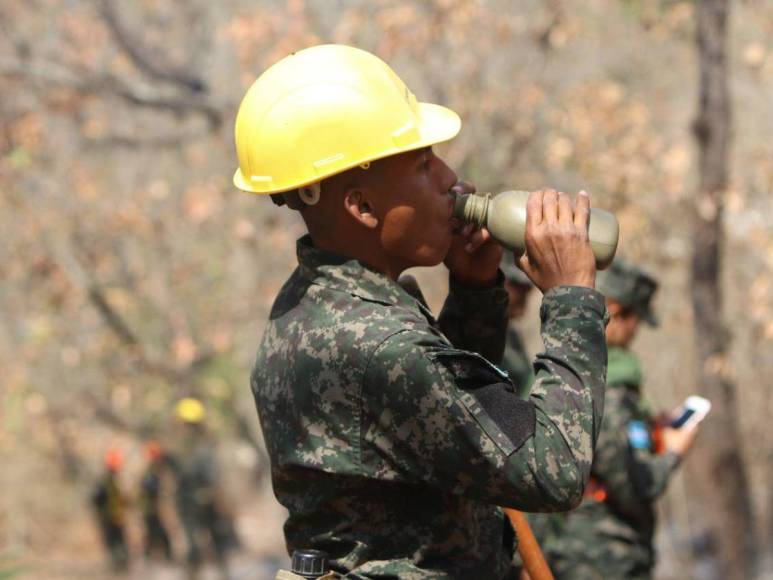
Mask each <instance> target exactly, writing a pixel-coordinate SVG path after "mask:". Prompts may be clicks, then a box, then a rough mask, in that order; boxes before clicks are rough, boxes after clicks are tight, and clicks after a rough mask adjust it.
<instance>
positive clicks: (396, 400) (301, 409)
mask: <svg viewBox="0 0 773 580" xmlns="http://www.w3.org/2000/svg"><path fill="white" fill-rule="evenodd" d="M298 259H299V264H300V265H299V267H298V268H297V269H296V271H295V272H294V273H293V274H292V276H291V277H290V279H289V280H288V281H287V282H286V283H285V285H284V287H283V288H282V290H281V291H280V293H279V296H278V297H277V299H276V302H275V304H274V306H273V309H272V311H271V315H270V318H269V322H268V325H267V328H266V330H265V333H264V337H263V341H262V344H261V346H260V349H259V352H258V356H257V360H256V364H255V368H254V370H253V373H252V380H251V382H252V389H253V393H254V395H255V401H256V404H257V408H258V412H259V415H260V422H261V427H262V429H263V434H264V438H265V441H266V445H267V448H268V451H269V455H270V457H271V469H272V479H273V486H274V493H275V494H276V497H277V498H278V500H279V501H280V502H281V503H282V504H283V505H284V506H285V507H286V508H287V509H288V510H289V517H288V519H287V521H286V523H285V528H284V531H285V538H286V541H287V547H288V550H289V551H291V550H293V549H297V548H314V549H320V550H325V551H327V552H328V554H329V555H330V559H331V566H332V567H333V569H334V570H336V571H338V572H341V573H347V572H349V573H348V574H347V577H348V578H378V577H380V578H385V577H392V578H394V577H400V578H409V579H410V578H451V577H453V578H465V577H467V578H503V577H506V576H507V575H508V574H511V573H512V564H511V558H512V555H513V549H514V538H513V533H512V529H511V527H510V525H509V523H508V522H507V521H506V519H505V517H504V515H503V513H502V511H501V510H500V509H499V508H497V507H495V506H496V505H503V506H512V507H515V508H518V509H522V510H531V511H537V510H566V509H569V508H571V507H572V506H574V505H576V504H577V503H578V502H579V501H580V499H581V496H582V491H583V488H584V485H585V483H586V481H587V478H588V476H589V473H590V466H591V460H592V450H593V446H594V443H595V440H596V437H597V435H598V430H599V428H600V424H601V422H600V419H601V415H602V404H603V388H604V387H603V384H604V377H605V365H606V346H605V342H604V318H605V314H606V310H605V306H604V301H603V297H602V296H601V295H600V294H599V293H597V292H595V291H594V290H589V289H586V288H577V287H561V288H557V289H554V290H552V291H550V292H548V293H547V295H546V296H545V299H544V302H543V304H542V310H541V317H542V330H543V339H544V342H545V345H546V352H545V353H543V354H541V355H539V356H538V357H537V359H536V363H535V364H536V369H537V372H536V382H535V384H534V387H533V389H532V396H531V398H530V400H529V401H528V402H526V401H520V400H518V399H517V397H515V394H514V392H513V387H512V384H511V383H510V382H509V381H508V380H507V376H506V374H505V373H504V372H503V371H501V370H500V369H499V368H498V367H496V366H494V365H493V364H492V363H490V362H489V360H494V361H499V360H501V357H502V351H503V348H504V331H505V325H506V320H505V307H506V300H507V296H506V293H505V291H504V289H503V288H502V286H501V282H500V285H499V286H498V287H495V288H493V289H490V290H478V291H472V290H467V289H464V288H461V287H459V286H458V285H456V284H454V283H453V281H452V282H451V287H450V292H449V296H448V299H447V301H446V303H445V305H444V308H443V311H442V313H441V314H440V316H439V318H438V320H437V321H436V320H435V319H434V318H433V316H432V314H431V313H430V312H429V311H428V310H427V309H426V307H425V306H423V305H422V304H421V302H420V301H418V300H416V299H415V298H413V297H412V296H411V295H409V294H408V293H407V292H405V291H404V290H403V289H402V288H401V287H400V286H399V285H398V284H397V283H396V282H394V281H392V280H390V279H389V278H387V277H386V276H384V275H382V274H380V273H378V272H375V271H374V270H371V269H369V268H368V267H367V266H365V265H363V264H362V263H360V262H358V261H356V260H352V259H347V258H345V257H342V256H337V255H333V254H330V253H327V252H324V251H321V250H318V249H315V248H314V247H313V246H312V244H311V241H310V238H309V237H308V236H306V237H304V238H302V239H301V240H299V243H298ZM487 359H488V360H487ZM492 402H493V403H494V404H492ZM505 419H509V420H505Z"/></svg>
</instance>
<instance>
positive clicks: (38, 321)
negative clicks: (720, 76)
mask: <svg viewBox="0 0 773 580" xmlns="http://www.w3.org/2000/svg"><path fill="white" fill-rule="evenodd" d="M697 3H699V0H697V1H696V2H690V1H681V0H586V1H584V2H568V1H566V0H539V1H538V0H518V1H504V0H477V1H475V0H426V1H423V2H402V1H395V0H351V1H344V0H306V1H304V0H290V1H288V2H276V1H272V0H263V1H247V0H220V1H218V2H211V1H209V0H185V1H183V0H137V1H135V2H111V1H110V0H101V1H100V0H91V1H89V0H2V1H0V191H1V192H2V196H1V197H0V232H1V233H2V244H0V263H2V266H0V296H1V298H2V299H1V300H0V368H2V379H1V380H0V416H1V421H2V422H1V423H0V571H1V570H2V569H3V566H4V565H5V564H4V563H5V562H9V563H11V564H14V565H15V564H20V565H21V567H22V572H21V577H24V578H61V579H72V578H101V577H106V576H107V572H106V571H105V570H106V568H105V565H104V556H103V554H102V551H101V547H100V545H99V542H98V535H97V530H96V527H95V525H94V521H93V518H92V514H91V512H90V508H89V504H88V495H89V492H90V489H91V486H92V485H93V482H94V480H95V477H96V475H97V473H98V472H99V471H100V469H101V458H102V455H103V454H104V452H105V450H106V449H107V448H108V447H110V446H117V447H120V448H122V449H123V450H124V452H125V453H126V454H127V458H128V465H127V469H126V470H125V473H124V474H123V475H122V476H123V477H124V478H125V483H126V485H127V487H130V486H131V485H132V484H133V482H136V476H137V473H138V472H139V470H140V469H141V467H142V462H143V459H142V452H141V448H140V445H141V441H142V439H143V438H144V437H147V436H148V435H154V436H158V437H161V438H162V439H163V438H164V437H165V436H166V434H167V433H168V431H169V430H170V429H171V428H172V427H170V424H171V423H172V420H171V417H172V409H173V406H174V403H175V401H177V400H178V399H179V398H180V397H182V396H188V395H193V396H198V397H200V398H201V399H202V400H203V401H205V403H206V404H207V408H208V410H209V415H208V428H209V430H210V432H212V433H213V434H216V435H217V438H218V441H219V451H220V458H221V462H222V471H223V473H224V474H225V486H226V488H227V489H226V491H227V496H228V498H229V501H230V505H231V509H232V511H233V512H234V514H235V515H236V524H237V528H238V531H239V532H240V535H241V537H242V541H243V543H244V545H245V548H244V553H243V554H242V555H241V556H240V558H241V559H242V561H243V562H244V565H243V568H244V569H245V570H250V572H249V574H247V573H245V574H244V576H241V577H244V578H248V577H249V578H260V577H262V576H261V574H264V575H265V576H266V577H269V576H270V571H268V570H270V568H271V566H273V565H275V563H276V562H284V561H285V557H286V555H285V553H284V546H283V540H282V536H281V524H282V521H283V517H284V516H283V513H282V510H281V508H280V507H279V506H278V505H277V504H276V502H275V500H274V499H273V496H272V494H271V490H270V484H269V482H268V480H267V471H268V465H267V463H266V459H265V455H264V453H263V451H262V447H261V442H260V435H259V428H258V422H257V416H256V413H255V409H254V404H253V402H252V398H251V395H250V392H249V387H248V372H249V368H250V365H251V363H252V359H253V356H254V354H255V351H256V348H257V344H258V340H259V338H260V336H261V333H262V328H263V325H264V321H265V318H266V315H267V312H268V309H269V307H270V305H271V303H272V300H273V298H274V295H275V293H276V292H277V290H278V288H279V287H280V285H281V284H282V283H283V281H284V280H285V278H286V277H287V276H288V275H289V273H290V272H291V270H292V269H293V267H294V263H295V257H294V241H295V239H296V238H297V237H298V236H299V235H300V234H301V233H302V231H303V229H302V226H301V224H300V221H299V219H298V217H297V216H296V215H294V214H293V212H291V211H289V210H287V209H284V208H281V209H280V208H276V207H274V206H273V205H272V204H271V203H270V202H269V201H268V199H263V198H258V197H254V196H249V195H247V194H244V193H239V192H238V191H237V190H236V189H235V188H234V187H233V186H232V184H231V176H232V174H233V171H234V169H235V167H236V161H235V154H234V149H233V139H232V129H233V120H234V115H235V113H236V109H237V107H238V103H239V100H240V99H241V96H242V95H243V93H244V91H245V90H246V88H247V87H248V86H249V85H250V84H251V82H252V81H253V80H254V78H255V77H256V76H257V75H258V74H259V73H260V72H261V71H262V70H264V69H265V68H266V67H267V66H268V65H270V64H271V63H273V62H275V61H276V60H278V59H279V58H281V57H282V56H284V55H286V54H288V53H289V52H291V51H293V50H296V49H300V48H303V47H306V46H309V45H312V44H317V43H320V42H340V43H347V44H353V45H356V46H359V47H362V48H365V49H367V50H370V51H373V52H375V53H376V54H378V55H379V56H381V57H382V58H384V59H385V60H386V61H387V62H389V63H390V64H391V65H392V66H393V68H395V70H396V71H397V72H398V74H399V75H400V76H402V77H403V79H404V80H405V81H406V83H407V84H408V85H409V86H410V87H411V88H412V89H413V91H414V92H415V93H416V94H417V96H418V97H419V98H420V99H421V100H426V101H430V102H438V103H442V104H444V105H447V106H450V107H452V108H453V109H455V110H456V111H458V112H459V114H460V115H461V116H462V119H463V121H464V125H463V128H462V132H461V134H460V136H459V137H458V138H457V139H455V140H454V141H453V142H451V143H449V144H446V145H443V146H441V147H440V148H439V150H440V153H441V154H442V155H444V156H445V157H446V159H447V161H449V163H450V164H451V165H452V166H453V167H454V168H456V170H457V172H458V173H459V175H460V176H463V177H464V178H466V179H469V180H472V181H473V182H475V183H476V184H477V185H478V188H479V189H481V190H492V191H498V190H502V189H512V188H518V189H536V188H540V187H542V186H548V185H549V186H554V187H557V188H561V189H563V190H564V191H571V192H575V191H577V190H579V189H582V188H584V189H587V190H588V191H590V192H591V195H592V199H593V202H594V204H596V205H598V206H600V207H604V208H606V209H610V210H612V211H614V212H615V213H616V214H617V215H618V217H619V219H620V221H621V225H622V239H621V246H620V254H621V255H623V256H625V257H628V258H630V259H632V260H634V261H636V262H638V263H640V264H642V265H643V266H645V267H647V268H648V269H650V270H651V271H653V272H655V273H656V274H657V276H658V277H659V278H660V281H661V283H662V286H661V289H660V291H659V294H658V296H657V302H656V306H657V310H658V312H659V314H660V317H661V319H662V326H661V327H660V328H659V329H657V330H649V329H645V330H643V331H642V333H641V336H640V337H639V339H638V340H637V342H636V343H635V345H634V348H635V350H636V351H637V352H638V353H639V354H640V355H641V357H642V359H643V361H644V364H645V369H646V376H647V392H648V394H649V396H650V397H651V399H652V400H653V401H655V403H656V405H657V406H660V407H664V408H671V407H674V406H676V405H677V404H679V403H680V402H681V401H682V400H683V399H684V397H686V396H687V395H689V394H693V393H696V392H698V393H700V392H704V390H703V387H702V384H701V380H700V379H699V376H701V372H700V369H701V368H704V370H706V369H708V370H709V371H711V372H713V373H715V374H719V375H721V377H722V378H723V380H725V381H726V386H725V387H724V388H725V389H726V392H727V393H731V395H732V396H733V397H734V398H735V402H736V407H735V409H733V408H730V413H731V415H730V418H731V421H732V425H731V427H732V429H734V430H737V435H738V438H737V441H738V445H737V446H736V448H735V450H736V451H737V457H736V459H737V460H738V461H734V462H733V463H731V464H728V467H727V469H731V470H733V471H734V472H735V474H736V475H737V474H738V472H739V470H740V473H741V476H742V479H741V481H742V484H743V485H742V486H741V487H733V488H732V489H729V490H725V491H726V492H727V493H726V494H725V497H727V495H728V493H729V494H730V495H732V496H734V497H736V496H737V497H740V501H741V505H747V506H748V508H749V511H748V513H745V514H742V517H741V519H740V520H739V521H740V522H741V523H740V525H741V526H742V527H743V529H740V530H739V529H737V528H734V527H733V526H732V525H728V526H727V527H725V528H723V527H721V525H717V523H716V521H715V520H712V517H711V515H712V513H713V512H715V511H716V510H717V509H718V506H717V505H716V501H717V500H716V499H715V498H716V493H715V492H716V489H717V488H722V486H725V487H726V486H727V485H730V484H728V482H727V480H725V479H724V478H723V475H722V473H721V471H722V468H721V467H720V468H719V470H717V469H716V465H715V467H714V468H712V469H711V470H709V469H708V468H705V466H706V465H707V463H706V461H702V460H701V458H702V457H703V458H709V457H711V456H712V455H711V454H712V450H714V449H716V448H717V446H721V444H722V443H723V441H722V438H723V433H722V431H721V430H717V429H714V430H711V429H710V428H709V429H707V430H706V432H705V433H704V434H703V435H704V436H702V437H701V438H699V440H698V442H697V444H696V449H695V450H694V452H693V454H692V456H690V457H689V458H688V460H687V462H686V467H687V468H686V469H685V470H683V472H682V473H681V474H680V475H679V476H678V478H677V479H676V481H675V482H674V484H673V485H671V487H670V489H669V492H668V495H667V496H666V498H665V499H664V500H663V501H662V502H661V504H660V508H661V512H662V520H661V526H660V530H659V535H658V546H659V549H660V562H659V566H658V571H657V572H658V577H659V578H687V577H695V578H716V577H719V576H720V574H727V568H723V565H724V566H727V565H733V566H737V562H736V563H733V562H731V563H730V564H728V562H727V561H725V562H724V563H723V562H722V561H721V560H722V558H724V556H723V555H722V554H723V551H722V550H721V547H722V546H723V545H724V543H725V542H728V541H729V542H731V543H732V541H733V538H738V537H743V538H744V541H745V542H746V543H747V548H748V552H746V556H752V557H756V559H757V564H758V567H757V576H758V577H760V578H761V577H767V578H771V577H773V562H772V561H771V560H773V485H771V482H773V437H772V436H771V434H772V432H773V429H772V428H771V420H770V417H771V416H772V415H773V398H771V397H770V395H769V391H770V389H771V386H773V385H772V384H771V383H772V382H773V378H772V377H773V356H771V355H772V354H773V286H772V285H773V196H771V192H772V191H773V138H771V137H772V136H773V1H772V0H743V1H740V0H739V1H735V2H730V6H731V14H730V19H729V22H728V26H729V28H728V40H729V44H728V47H727V49H728V61H727V64H728V82H729V87H730V93H731V98H732V101H731V103H732V123H733V131H732V146H731V150H730V155H731V157H730V175H729V182H728V184H727V187H726V188H724V190H723V191H722V192H721V194H722V200H723V202H722V203H721V204H719V205H718V206H717V205H715V206H711V204H709V206H708V207H707V206H706V204H705V203H701V204H697V203H696V200H697V199H698V198H697V196H696V191H697V188H698V176H697V169H696V167H697V161H696V145H695V137H694V134H693V122H694V120H695V118H696V116H697V114H698V102H699V99H698V94H699V64H698V50H697V47H696V41H695V30H696V20H697V18H696V12H697V9H696V6H697ZM718 208H721V209H723V213H720V214H719V216H720V217H721V224H720V225H721V228H722V232H723V236H722V237H721V238H720V245H719V252H720V255H721V263H720V264H721V270H720V274H721V278H720V282H721V290H722V298H723V306H722V310H721V315H722V318H723V321H724V325H725V327H726V332H725V333H723V337H722V339H723V340H724V341H725V343H724V344H725V345H726V352H725V354H724V355H723V356H721V357H714V358H712V359H711V360H706V361H700V360H696V358H697V354H696V346H695V345H696V336H695V331H694V326H693V322H694V320H693V310H692V303H691V292H690V283H691V266H690V264H691V256H692V253H693V249H694V241H695V240H696V236H695V235H694V230H693V225H692V224H693V216H694V214H695V213H696V212H698V214H699V215H706V214H708V215H710V216H712V215H713V216H716V215H717V211H718ZM418 277H419V279H420V281H421V282H422V284H423V286H424V287H425V293H427V294H428V296H429V298H430V302H431V304H432V305H433V306H434V307H435V308H436V309H437V307H438V306H439V304H440V303H441V300H442V298H443V293H444V291H445V275H444V273H443V272H442V269H433V270H429V271H422V272H419V273H418ZM537 308H538V299H537V298H536V297H535V298H533V299H532V303H531V304H530V313H531V314H530V316H529V317H527V320H526V322H525V323H524V325H523V328H524V331H525V332H526V335H527V339H528V345H529V347H530V348H531V350H532V352H536V351H538V350H539V349H540V348H541V344H540V342H539V335H538V317H537V314H536V312H537ZM704 363H705V364H704ZM701 365H703V367H702V366H701ZM706 365H708V366H706ZM696 369H698V370H696ZM717 403H718V402H717V401H715V405H717ZM721 412H722V411H721V410H720V413H721ZM710 420H711V419H709V421H710ZM722 425H725V426H726V425H727V424H726V423H722ZM723 428H724V427H723ZM730 440H733V441H734V439H732V438H731V439H730ZM732 485H734V486H735V485H736V484H732ZM736 525H738V522H736ZM137 527H138V526H137V522H134V523H133V524H132V527H131V530H130V531H131V539H132V545H133V546H134V547H135V550H136V549H137V545H138V541H139V539H138V534H139V531H138V529H137ZM9 565H10V564H9ZM723 570H724V572H722V571H723ZM0 574H2V572H0ZM136 574H139V576H137V577H150V576H148V575H147V571H146V572H145V573H142V572H135V575H136ZM170 574H171V572H170ZM738 574H740V573H739V572H738V568H735V574H731V575H735V576H736V577H741V576H740V575H738ZM743 574H744V575H745V576H746V577H751V575H752V574H753V572H751V571H750V569H749V570H747V571H746V572H743ZM159 577H161V576H159ZM164 577H167V576H164ZM168 577H170V578H174V577H177V576H174V575H171V576H168Z"/></svg>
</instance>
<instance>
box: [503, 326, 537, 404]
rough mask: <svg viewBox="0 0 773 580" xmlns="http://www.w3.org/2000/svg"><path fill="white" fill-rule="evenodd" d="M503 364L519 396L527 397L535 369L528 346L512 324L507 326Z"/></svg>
mask: <svg viewBox="0 0 773 580" xmlns="http://www.w3.org/2000/svg"><path fill="white" fill-rule="evenodd" d="M501 366H502V368H503V369H504V370H506V371H507V374H508V375H510V380H511V381H512V382H513V386H514V387H515V392H516V394H517V395H518V397H519V398H521V399H527V398H528V397H529V390H530V389H529V387H531V383H532V381H533V380H534V370H533V369H532V366H531V359H530V358H529V355H528V354H526V348H525V347H524V346H523V341H522V340H521V335H520V334H519V333H518V330H517V329H516V328H515V326H513V325H512V324H510V325H509V326H508V327H507V340H506V342H505V354H504V356H503V357H502V365H501Z"/></svg>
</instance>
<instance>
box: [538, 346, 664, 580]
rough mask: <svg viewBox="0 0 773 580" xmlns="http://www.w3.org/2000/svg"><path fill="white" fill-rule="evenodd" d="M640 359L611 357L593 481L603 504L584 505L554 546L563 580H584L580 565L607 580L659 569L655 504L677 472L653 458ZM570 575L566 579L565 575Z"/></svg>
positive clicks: (621, 353) (615, 353) (614, 353)
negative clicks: (655, 549) (656, 563)
mask: <svg viewBox="0 0 773 580" xmlns="http://www.w3.org/2000/svg"><path fill="white" fill-rule="evenodd" d="M641 382H642V372H641V366H640V364H639V361H638V359H637V358H636V355H634V354H633V353H632V352H630V351H628V350H624V349H621V348H614V347H613V348H610V349H609V371H608V383H609V385H608V388H607V392H606V399H605V403H604V420H603V423H602V428H601V434H600V435H599V440H598V444H597V446H596V454H595V456H594V459H593V469H592V477H593V479H594V480H596V481H598V482H599V483H600V484H601V485H602V486H603V489H604V490H605V491H606V496H607V497H606V499H605V500H604V501H602V502H600V501H597V500H595V499H593V498H590V497H589V498H586V499H585V500H584V501H583V502H582V505H581V506H580V507H579V508H578V509H577V510H575V511H574V512H572V513H571V514H569V516H568V517H567V519H566V522H565V523H564V527H563V530H562V532H561V538H560V539H559V541H558V542H556V544H555V546H551V548H550V552H551V555H552V557H554V558H556V559H557V560H558V563H557V564H556V568H557V570H558V572H559V573H558V574H557V576H558V577H561V578H585V577H591V576H592V575H591V574H588V575H587V576H583V575H579V574H578V570H579V569H580V568H581V566H582V564H581V563H582V562H587V563H588V566H589V567H590V566H592V567H593V568H594V569H595V572H594V573H596V574H601V575H602V576H603V577H605V578H630V577H647V576H648V575H649V573H650V571H651V569H652V567H653V565H654V552H653V548H652V537H653V533H654V529H655V511H654V501H655V499H656V498H657V497H658V496H660V495H661V494H662V493H663V492H664V491H665V488H666V484H667V483H668V480H669V478H670V476H671V474H672V473H673V471H674V469H675V467H676V466H677V464H678V462H679V461H678V457H677V456H676V455H675V454H673V453H665V454H661V455H657V454H655V450H654V442H653V437H652V426H651V425H652V413H651V411H650V408H649V405H647V404H646V403H645V401H644V400H643V398H642V396H641V393H640V386H641ZM563 569H565V570H568V571H571V572H570V573H567V574H561V570H563Z"/></svg>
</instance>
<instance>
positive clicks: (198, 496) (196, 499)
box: [168, 432, 229, 570]
mask: <svg viewBox="0 0 773 580" xmlns="http://www.w3.org/2000/svg"><path fill="white" fill-rule="evenodd" d="M168 461H169V464H170V465H171V466H172V469H173V470H174V473H175V477H176V478H177V511H178V513H179V516H180V521H181V523H182V525H183V529H184V530H185V537H186V540H187V544H188V556H187V560H188V565H189V567H190V568H191V569H193V570H198V569H199V568H200V567H201V566H202V564H203V561H204V552H205V546H206V543H207V540H209V544H210V546H211V548H212V551H213V552H214V556H215V559H216V561H217V563H218V565H219V566H221V567H224V566H225V564H226V557H227V552H228V548H229V539H228V537H227V535H226V534H225V533H224V527H223V524H222V521H221V520H222V518H221V514H220V512H219V509H218V505H217V499H218V493H219V481H218V480H219V474H218V469H217V460H216V457H215V450H214V448H213V447H212V445H211V443H210V442H209V441H208V440H207V437H206V435H205V434H204V433H203V432H192V433H189V434H188V436H187V437H186V438H185V439H184V441H183V442H182V445H181V449H180V450H179V453H178V455H177V457H171V456H170V457H169V460H168Z"/></svg>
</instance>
